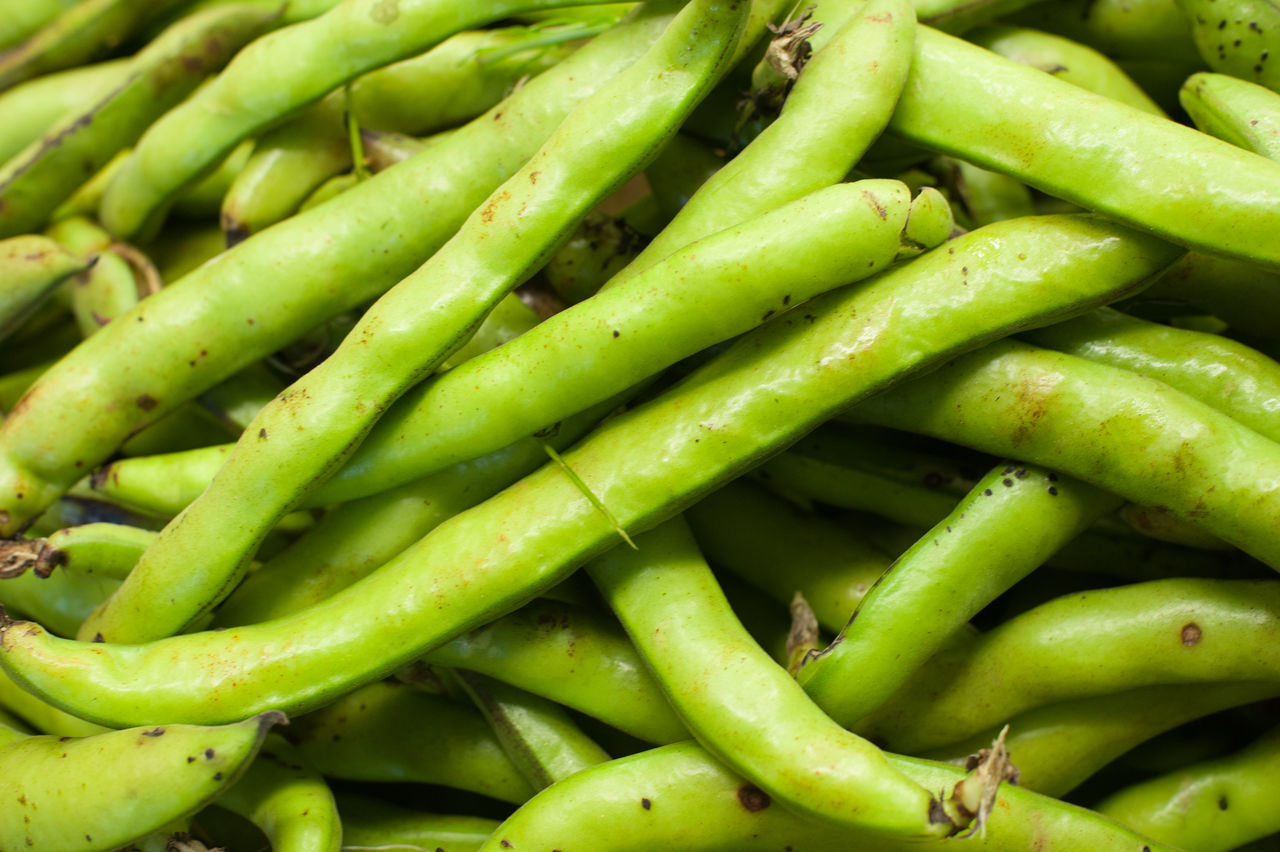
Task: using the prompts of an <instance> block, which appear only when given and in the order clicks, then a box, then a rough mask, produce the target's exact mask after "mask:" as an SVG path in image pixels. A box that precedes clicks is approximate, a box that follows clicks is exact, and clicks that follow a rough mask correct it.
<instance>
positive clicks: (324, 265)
mask: <svg viewBox="0 0 1280 852" xmlns="http://www.w3.org/2000/svg"><path fill="white" fill-rule="evenodd" d="M669 22H670V15H669V14H668V13H667V11H666V10H664V9H662V8H652V7H651V8H649V9H647V10H645V13H644V14H642V15H640V16H639V17H638V18H637V19H635V20H634V21H632V22H630V23H624V24H622V25H620V26H619V27H617V28H615V29H614V30H611V31H609V32H607V33H604V34H602V35H601V36H600V37H598V38H597V39H596V40H594V41H593V42H592V43H591V44H589V45H587V46H586V47H584V48H583V49H582V50H579V51H578V52H577V53H575V54H574V55H573V56H572V57H570V58H569V59H567V60H565V62H563V63H561V64H560V65H559V66H557V67H556V68H554V69H552V70H551V71H550V72H548V73H546V74H543V75H541V76H539V77H537V78H535V79H533V80H531V81H530V82H529V84H528V85H526V86H524V87H523V88H521V89H520V90H519V91H518V92H515V93H514V94H513V95H512V96H511V97H510V98H508V99H507V100H505V101H504V102H503V103H502V104H500V105H499V106H497V107H495V108H494V109H493V110H491V111H490V112H488V113H486V114H485V115H484V116H481V117H480V118H478V119H476V120H475V121H473V122H472V123H471V124H469V125H468V126H467V127H466V128H464V129H462V130H460V131H458V132H456V133H454V134H452V135H451V136H450V138H449V139H448V140H445V142H443V143H441V144H439V145H436V146H433V147H432V148H431V149H430V150H428V151H424V152H423V155H422V156H420V157H417V158H415V159H413V160H411V161H409V162H407V163H404V164H403V165H401V166H400V168H398V169H397V170H396V174H395V176H394V177H393V176H391V175H390V174H384V175H377V176H375V177H373V178H371V179H370V180H368V181H364V182H362V183H361V184H360V185H359V186H358V187H356V188H354V189H352V190H351V191H349V192H347V193H345V194H344V195H343V196H342V198H341V200H336V199H335V201H334V203H332V204H328V205H324V206H323V207H320V208H316V209H314V210H311V211H309V212H308V213H307V214H305V215H300V216H296V217H294V218H293V219H291V220H289V221H288V222H282V223H280V224H279V225H278V226H276V227H274V228H270V229H268V230H267V231H265V232H263V233H262V234H259V235H256V236H255V237H253V238H251V239H249V240H246V241H245V242H244V243H243V244H242V245H239V246H236V248H235V249H234V250H231V251H228V252H225V253H223V254H222V255H221V256H220V257H219V258H218V259H217V260H216V261H214V262H213V263H210V264H208V265H206V266H202V267H200V268H198V269H196V270H194V271H193V272H192V273H191V274H189V275H187V276H185V277H183V278H182V279H181V280H179V281H177V282H175V283H174V284H172V285H171V286H169V287H166V288H165V289H164V290H162V291H161V292H159V293H157V294H155V295H154V296H153V297H151V298H150V299H148V300H147V301H146V303H145V304H143V305H140V306H139V307H138V308H137V309H135V310H134V311H132V312H130V314H129V315H128V316H127V317H126V318H125V319H124V321H123V322H121V323H113V324H112V325H110V326H108V327H107V328H106V329H105V331H104V332H103V333H101V334H97V335H94V337H93V338H92V339H91V340H90V341H86V343H85V344H83V345H81V346H80V347H79V348H78V349H77V350H76V351H75V353H74V354H73V355H72V356H71V357H69V358H67V359H65V360H64V361H63V362H62V363H61V364H60V365H59V366H58V367H56V368H55V369H54V370H52V371H50V372H49V373H48V374H47V375H46V376H44V378H43V380H42V381H41V382H40V383H39V384H38V385H37V386H36V387H35V388H34V389H33V390H32V393H31V394H29V395H28V398H27V402H26V404H25V406H24V408H23V411H22V414H21V415H20V416H19V415H18V414H17V413H11V415H10V416H9V417H7V418H6V419H5V422H4V424H3V427H0V482H2V483H4V484H3V491H2V492H0V509H2V510H4V511H5V512H7V513H8V517H7V519H6V518H0V534H4V535H12V534H13V533H14V532H15V531H17V530H19V529H21V528H22V527H23V526H24V525H25V524H26V523H27V522H28V521H29V520H30V519H31V518H33V517H34V516H35V515H37V514H39V513H40V512H41V511H43V510H44V508H45V507H47V506H48V505H49V504H50V503H52V502H53V501H54V500H55V499H57V498H58V496H60V495H61V494H62V493H63V492H64V491H65V490H66V489H67V488H68V487H70V485H71V484H72V483H73V482H75V481H76V480H78V479H79V478H80V477H82V476H83V475H84V473H85V471H87V470H90V469H92V468H93V467H95V466H96V465H97V464H99V463H100V462H102V461H104V460H105V459H106V458H107V457H108V456H110V455H111V453H113V452H115V450H116V448H117V447H118V446H119V445H120V444H121V443H123V442H124V440H125V439H126V438H127V437H128V436H129V435H131V434H133V433H134V432H136V431H138V430H139V429H140V428H141V427H143V426H144V425H146V424H148V423H150V422H153V421H155V420H157V419H159V417H161V416H162V415H163V414H164V413H165V412H167V411H170V410H172V409H174V408H176V407H177V406H178V405H179V404H180V403H182V402H183V401H185V400H187V399H190V398H192V397H194V396H196V395H198V394H199V393H201V392H203V391H205V390H207V389H209V388H210V387H212V386H213V385H215V384H217V383H218V382H220V381H222V380H223V379H225V378H227V377H228V376H230V375H231V374H233V373H234V372H236V371H237V370H239V369H242V368H244V367H247V366H248V365H249V364H252V363H253V362H255V361H258V360H261V359H262V358H265V357H267V356H268V355H270V354H271V353H272V352H274V351H276V350H277V349H279V348H281V347H282V346H284V345H285V344H286V343H288V342H289V341H291V340H294V339H296V338H298V337H300V336H301V335H302V334H304V333H305V332H306V331H308V330H309V329H312V328H314V327H315V326H317V325H319V324H320V323H322V322H324V321H325V320H327V319H329V318H330V317H332V316H334V315H336V314H339V313H341V312H342V311H344V310H348V309H350V308H352V307H354V306H356V305H358V304H360V303H362V302H365V301H368V300H369V299H372V298H375V297H376V296H377V295H378V294H380V293H382V292H383V291H385V290H386V289H387V288H388V287H390V286H391V285H392V284H394V283H395V282H396V281H398V280H400V279H401V278H403V277H404V276H405V275H407V274H409V273H410V272H411V271H413V269H414V267H416V266H417V265H419V264H420V263H421V262H422V261H423V260H424V259H425V258H426V257H428V256H430V254H431V253H432V252H433V251H435V250H436V249H437V248H439V247H440V246H441V245H442V244H443V243H444V242H445V241H446V240H447V239H448V238H449V237H450V236H451V235H452V234H453V232H454V231H456V230H457V228H458V226H459V225H460V224H461V223H462V221H463V220H464V219H465V218H466V217H467V216H468V215H469V214H470V213H471V212H472V211H473V210H474V209H475V208H476V207H477V206H478V205H479V204H480V203H481V202H482V201H483V200H484V199H485V197H486V196H487V195H489V193H490V192H492V191H493V189H494V187H496V186H498V185H499V184H500V183H502V181H504V180H506V179H507V178H508V177H509V176H510V175H511V174H512V173H514V172H515V170H516V169H517V168H519V167H520V165H521V164H522V163H523V162H524V161H525V160H526V159H528V158H529V157H530V156H531V155H532V154H533V152H534V151H536V150H537V148H538V146H539V145H540V144H541V143H542V142H543V141H544V140H545V139H546V138H547V137H548V136H549V135H550V134H551V132H552V131H553V130H554V129H555V127H556V126H557V125H558V124H559V123H560V122H561V120H563V118H564V116H565V115H566V114H567V113H568V112H569V111H570V109H572V108H573V106H574V105H576V104H578V103H580V102H581V101H582V99H584V98H585V97H587V96H588V95H589V94H590V93H592V92H594V91H595V90H596V89H598V88H599V87H600V85H602V84H603V82H604V81H605V80H608V79H610V78H611V77H613V76H614V75H616V74H617V73H618V72H619V71H621V70H622V69H623V68H626V67H627V66H628V65H630V64H631V63H632V62H634V61H635V59H636V58H637V56H639V55H640V54H642V53H643V52H644V50H645V48H646V47H647V46H648V45H649V44H651V43H652V41H653V40H654V39H655V38H657V36H658V35H659V34H660V33H661V32H662V31H663V29H664V28H665V26H666V25H667V24H668V23H669ZM424 209H425V210H430V211H431V215H428V216H424V215H421V214H422V211H423V210H424ZM264 275H270V277H271V280H272V286H271V287H263V286H262V278H263V276H264ZM160 353H164V357H160ZM121 400H133V401H134V402H133V404H132V405H121V403H120V401H121ZM18 493H21V494H22V495H23V497H22V498H18V497H17V496H16V494H18Z"/></svg>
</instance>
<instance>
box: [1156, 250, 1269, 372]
mask: <svg viewBox="0 0 1280 852" xmlns="http://www.w3.org/2000/svg"><path fill="white" fill-rule="evenodd" d="M1277 287H1280V276H1278V275H1276V273H1274V272H1271V271H1269V270H1266V269H1261V268H1259V267H1257V266H1254V265H1253V264H1251V263H1242V262H1240V261H1236V260H1227V259H1225V258H1221V257H1210V256H1209V255H1206V254H1201V253H1199V252H1194V251H1193V252H1187V256H1186V257H1185V258H1183V259H1182V260H1181V261H1179V262H1178V263H1176V264H1174V265H1173V266H1172V267H1170V268H1169V271H1168V272H1166V273H1165V274H1164V275H1162V276H1161V277H1160V280H1158V281H1156V282H1155V283H1154V284H1152V285H1151V287H1150V289H1148V290H1146V291H1144V292H1143V293H1142V294H1141V296H1140V298H1141V299H1146V298H1152V299H1174V300H1177V301H1182V302H1186V303H1188V304H1189V305H1191V307H1193V308H1196V309H1198V310H1202V311H1205V312H1206V313H1209V314H1212V315H1214V316H1216V317H1217V318H1218V319H1220V320H1222V321H1223V322H1225V323H1226V324H1227V325H1228V326H1230V328H1231V329H1232V331H1233V332H1238V333H1240V335H1241V336H1245V337H1247V338H1249V339H1250V340H1251V341H1252V342H1253V345H1254V346H1258V347H1260V348H1262V349H1263V350H1264V351H1265V352H1267V354H1269V355H1271V356H1272V357H1275V355H1276V354H1277V349H1276V347H1275V345H1274V344H1273V343H1270V341H1272V340H1273V339H1274V336H1275V330H1276V329H1277V328H1280V303H1277V301H1276V300H1275V299H1274V298H1272V296H1273V294H1274V293H1275V291H1276V288H1277Z"/></svg>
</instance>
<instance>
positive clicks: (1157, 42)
mask: <svg viewBox="0 0 1280 852" xmlns="http://www.w3.org/2000/svg"><path fill="white" fill-rule="evenodd" d="M1009 20H1010V21H1011V22H1013V23H1017V24H1019V25H1021V26H1025V27H1035V28H1036V29H1040V30H1048V31H1049V32H1054V33H1057V34H1058V35H1061V36H1065V37H1067V38H1069V39H1071V40H1073V41H1078V42H1080V43H1081V44H1087V45H1089V46H1090V47H1093V48H1096V49H1097V50H1100V51H1102V52H1103V53H1105V54H1107V55H1109V56H1119V57H1128V58H1149V59H1161V60H1167V59H1169V58H1170V57H1178V58H1181V59H1198V55H1197V53H1196V46H1195V42H1194V41H1192V39H1191V27H1190V25H1189V24H1188V22H1187V17H1186V15H1184V14H1183V13H1182V9H1181V7H1180V6H1179V5H1178V0H1061V2H1057V3H1033V4H1031V5H1030V6H1028V7H1027V8H1026V9H1024V10H1022V11H1021V12H1017V13H1015V14H1013V15H1010V16H1009Z"/></svg>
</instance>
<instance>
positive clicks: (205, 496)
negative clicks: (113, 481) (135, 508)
mask: <svg viewBox="0 0 1280 852" xmlns="http://www.w3.org/2000/svg"><path fill="white" fill-rule="evenodd" d="M339 8H342V7H339ZM749 9H750V4H749V3H747V2H745V0H694V2H693V3H691V4H690V5H689V6H687V7H686V8H685V9H684V10H682V11H681V13H680V14H678V15H677V16H676V18H675V19H674V20H673V21H672V22H671V25H670V27H669V28H668V29H667V30H666V31H665V32H664V33H663V34H662V36H661V37H660V38H659V39H658V41H657V42H656V43H655V44H654V46H653V47H652V48H651V49H650V50H649V51H648V52H647V53H646V54H645V55H644V56H643V57H641V58H640V59H638V60H637V61H636V63H635V64H634V65H632V66H631V67H629V68H627V69H626V70H625V71H623V72H622V73H620V74H619V75H618V76H617V77H616V78H614V79H613V80H610V81H609V82H607V83H605V84H604V86H602V87H601V88H600V90H599V91H598V92H596V93H595V94H594V95H592V97H590V98H589V99H588V100H586V101H585V102H584V103H583V104H582V105H581V106H579V107H578V108H576V109H574V110H573V112H571V113H570V114H569V115H568V116H567V117H566V118H565V120H564V121H563V122H562V123H561V125H560V126H559V127H558V128H556V131H555V132H554V133H553V134H552V135H551V137H550V139H548V141H547V143H546V144H545V145H544V146H543V147H542V148H541V149H540V150H539V151H538V152H537V153H536V154H534V156H533V157H532V158H531V159H530V160H529V162H528V163H526V164H525V165H524V166H523V167H522V168H521V169H520V170H519V171H517V172H516V174H514V175H513V176H512V177H511V178H510V179H509V180H507V181H506V183H504V184H503V185H502V186H501V187H500V188H499V189H498V190H496V191H495V192H494V194H493V195H491V196H490V198H489V200H487V201H486V202H485V203H484V204H483V205H482V206H481V207H480V208H479V209H478V210H476V211H475V213H473V214H472V215H471V216H470V217H469V218H468V219H467V221H466V222H465V223H464V224H463V226H462V227H461V228H460V229H459V231H458V233H457V235H456V236H455V237H454V238H453V239H451V240H450V241H449V242H448V243H447V244H446V245H445V246H443V247H442V248H441V249H440V251H438V252H437V253H436V254H435V255H433V256H432V258H431V259H430V260H428V261H427V262H426V263H425V264H423V266H422V267H420V268H419V269H418V270H417V271H415V272H414V273H413V274H412V275H410V276H409V277H408V278H406V279H405V280H404V281H402V282H400V284H398V285H396V287H394V288H393V289H392V290H390V291H388V292H387V293H386V294H385V295H383V296H382V297H381V298H380V299H379V300H378V301H377V302H376V303H375V304H374V306H373V307H371V308H370V309H369V310H368V311H367V312H366V313H365V314H364V316H363V317H362V318H361V320H360V322H359V323H358V324H357V325H356V327H355V328H354V329H352V331H351V333H350V334H349V335H348V336H347V337H346V339H345V340H344V341H343V343H342V344H341V345H340V346H339V347H338V350H337V351H336V352H334V354H333V355H331V356H330V357H329V358H327V359H325V360H324V361H323V362H321V363H320V364H319V365H317V366H316V367H315V368H313V369H312V370H311V371H310V372H309V373H307V375H305V376H304V377H303V378H302V379H300V380H299V381H297V382H295V383H294V384H293V385H291V386H290V387H289V388H288V389H286V390H285V391H284V393H282V394H281V395H280V396H279V397H278V398H277V399H276V400H275V401H273V402H272V403H271V404H270V405H268V406H267V407H266V408H264V409H263V410H262V411H261V412H259V414H258V416H257V417H255V418H254V419H253V422H252V423H250V424H249V426H248V427H247V428H246V430H245V433H244V435H243V436H242V437H241V440H240V441H239V442H238V443H237V444H236V447H235V449H234V450H233V451H232V452H231V454H230V455H229V456H228V457H227V461H226V462H225V463H224V464H223V466H222V468H221V469H220V470H219V471H218V474H217V475H216V476H215V477H214V479H213V481H212V482H211V483H210V484H209V487H208V488H207V489H205V491H204V493H202V494H201V495H200V497H199V498H198V499H197V500H196V501H195V502H193V503H192V504H191V505H190V506H188V507H187V508H186V509H184V510H183V512H182V514H181V515H179V516H178V518H176V519H175V520H174V521H173V522H172V523H171V524H170V525H169V526H167V527H166V528H165V530H164V531H162V532H161V534H160V537H159V538H157V539H156V543H155V544H154V545H152V547H151V548H149V549H148V550H147V553H146V554H144V555H143V558H142V559H141V560H140V561H139V562H138V565H137V566H136V567H135V568H134V570H133V572H132V573H131V574H130V575H129V578H128V579H126V580H125V582H124V584H123V585H122V586H121V587H120V589H118V590H117V591H116V593H115V594H113V595H112V596H111V598H109V599H108V600H107V601H106V602H105V603H104V604H103V606H101V607H99V608H98V610H97V611H96V612H95V613H94V614H93V615H92V616H90V617H89V618H88V619H87V620H86V621H85V624H84V625H83V626H82V628H81V629H82V630H83V631H84V632H85V635H86V636H87V637H93V636H102V637H104V638H106V639H107V640H108V641H114V642H138V641H146V640H148V639H154V638H159V637H161V636H166V635H172V634H175V633H178V632H180V631H181V630H182V629H183V628H184V627H186V626H187V625H189V624H191V623H192V622H193V621H195V620H197V619H199V618H200V617H201V616H202V615H203V614H204V613H205V612H207V611H208V610H209V609H210V608H211V607H213V606H214V605H216V604H217V603H218V602H219V601H221V600H222V598H224V597H226V595H227V594H229V593H230V592H231V590H232V589H233V588H234V587H235V584H236V583H237V582H238V581H239V580H240V578H241V577H242V576H243V574H244V571H245V569H246V568H247V565H248V562H249V560H250V559H251V558H252V556H253V553H254V551H255V550H256V549H257V546H258V545H259V544H260V543H261V541H262V538H263V537H264V536H265V534H266V532H267V531H268V530H269V529H270V528H271V527H272V526H274V525H275V523H276V521H277V520H279V518H280V517H282V516H283V515H284V514H285V513H286V512H288V510H289V509H291V508H292V507H293V506H295V505H296V504H297V503H298V502H299V500H300V499H301V497H302V496H303V495H305V494H306V493H307V492H308V491H311V490H313V489H314V487H315V485H316V484H317V483H318V482H320V481H323V480H324V479H326V478H327V477H328V476H329V475H331V474H332V473H333V471H335V470H336V469H337V468H338V467H339V466H341V464H342V463H343V461H345V460H346V459H347V458H348V457H349V456H350V455H351V453H352V452H353V451H354V450H355V448H356V446H358V445H359V443H360V442H361V441H362V440H363V439H364V437H365V436H366V435H367V434H368V432H369V430H370V429H371V428H372V427H373V424H374V423H375V422H377V420H378V418H379V417H380V416H381V415H382V413H383V412H384V411H385V410H386V409H387V407H388V406H390V405H391V404H392V403H393V402H395V400H396V399H397V398H398V397H399V396H401V395H402V394H403V393H404V392H405V391H406V390H408V389H409V388H410V387H411V386H412V385H413V384H414V383H415V382H417V381H418V380H420V379H421V378H423V377H424V376H426V375H427V374H429V373H430V372H432V371H434V370H435V369H436V368H437V367H439V366H440V364H441V363H442V362H443V361H444V360H445V359H446V358H448V357H449V355H451V354H453V352H454V351H455V350H457V349H458V348H459V347H460V346H461V345H462V344H463V343H465V342H466V340H467V338H469V337H470V336H471V333H472V332H474V331H475V328H476V326H478V325H479V324H480V321H481V320H482V319H483V318H484V316H485V315H486V314H487V313H489V311H490V310H491V309H492V308H493V306H494V305H495V304H496V303H497V302H498V301H499V300H500V299H501V298H502V297H503V296H504V295H506V293H508V292H509V291H510V290H512V289H514V288H515V287H516V286H518V285H519V284H521V283H522V282H523V281H524V280H525V279H526V278H527V277H528V276H529V275H530V274H532V273H533V272H534V271H536V270H537V268H538V267H539V266H541V265H542V263H543V262H544V261H545V259H546V257H547V255H548V254H549V253H550V251H551V250H552V249H553V248H554V246H555V245H556V244H557V243H558V242H559V240H560V239H561V238H562V237H564V236H566V235H567V233H568V232H569V231H570V230H571V229H572V228H573V226H574V224H576V222H577V221H578V220H579V219H581V217H582V216H584V215H586V213H587V211H588V210H590V209H591V208H592V207H593V206H595V204H596V203H598V202H599V201H600V200H601V199H602V198H603V197H605V196H607V195H608V194H609V193H610V192H611V191H612V190H613V189H614V188H616V187H617V186H618V185H620V184H621V183H623V182H624V181H625V180H626V179H627V178H629V177H630V176H631V174H633V173H634V172H635V171H637V170H639V168H640V167H641V166H642V165H643V163H644V161H645V159H646V158H647V157H648V156H649V155H650V153H651V149H652V147H654V146H655V144H656V143H659V142H660V140H662V139H664V138H666V137H668V136H670V135H671V134H672V133H674V132H675V130H676V128H677V127H678V126H679V124H680V122H681V121H682V120H683V118H684V116H686V115H687V114H688V112H689V110H690V109H692V108H693V106H694V104H696V103H697V102H698V100H700V98H701V96H702V94H703V93H704V92H705V91H706V89H708V88H709V87H710V86H711V85H712V83H713V82H714V81H715V79H716V78H717V76H718V75H719V73H720V71H721V69H722V66H723V64H724V62H725V61H726V60H727V59H728V57H729V54H730V53H731V52H732V51H733V48H734V46H735V45H736V43H737V41H738V38H739V36H740V35H741V32H742V29H743V25H744V24H745V23H746V18H747V11H748V10H749ZM695 34H696V36H697V38H692V36H693V35H695ZM495 258H501V261H500V262H498V261H496V260H495ZM608 395H610V394H606V395H605V396H608ZM598 401H599V400H598V399H590V400H585V401H584V402H586V403H587V404H591V403H594V402H598ZM553 419H558V418H553ZM548 422H551V421H550V420H543V421H542V423H541V424H540V425H546V423H548ZM537 428H539V426H534V427H532V428H530V429H524V428H521V429H520V430H519V431H518V432H517V434H516V435H515V436H513V438H512V439H507V440H503V441H501V442H499V444H498V445H497V446H495V447H493V449H497V448H498V447H501V446H504V445H506V444H507V443H510V440H513V439H514V438H518V437H520V436H522V435H525V434H528V433H529V432H532V431H534V430H535V429H537ZM268 471H269V475H268ZM264 477H267V478H265V479H264ZM267 481H269V482H270V483H271V486H272V487H270V488H263V487H262V485H263V483H264V482H267ZM246 485H248V486H249V489H248V490H246V487H245V486H246ZM213 542H217V543H218V545H217V546H216V547H214V546H212V543H213ZM196 552H199V553H200V560H199V568H198V569H197V570H195V571H193V570H192V566H191V562H190V559H191V557H192V556H193V555H194V554H195V553H196ZM175 572H180V573H181V574H182V576H183V580H182V583H181V587H182V592H181V594H179V593H178V591H177V588H176V586H175V584H174V583H173V578H174V576H175ZM161 600H163V602H164V608H163V610H162V611H158V610H156V604H157V603H159V602H160V601H161Z"/></svg>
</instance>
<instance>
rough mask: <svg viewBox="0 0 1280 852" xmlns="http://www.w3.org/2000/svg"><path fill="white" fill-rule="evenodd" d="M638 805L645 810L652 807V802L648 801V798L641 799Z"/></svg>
mask: <svg viewBox="0 0 1280 852" xmlns="http://www.w3.org/2000/svg"><path fill="white" fill-rule="evenodd" d="M640 807H642V808H644V809H645V810H646V811H647V810H649V809H650V808H652V807H653V802H651V801H649V800H648V799H641V800H640Z"/></svg>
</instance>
